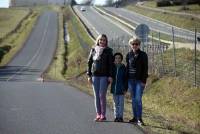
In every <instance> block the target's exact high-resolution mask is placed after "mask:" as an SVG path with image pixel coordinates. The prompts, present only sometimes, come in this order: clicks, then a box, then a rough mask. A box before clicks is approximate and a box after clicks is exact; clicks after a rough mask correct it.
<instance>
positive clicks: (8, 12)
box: [0, 8, 29, 38]
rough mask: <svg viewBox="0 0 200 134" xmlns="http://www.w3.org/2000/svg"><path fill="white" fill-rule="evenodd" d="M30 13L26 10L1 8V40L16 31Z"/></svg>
mask: <svg viewBox="0 0 200 134" xmlns="http://www.w3.org/2000/svg"><path fill="white" fill-rule="evenodd" d="M28 13H29V10H28V9H26V8H24V9H21V8H10V9H4V8H0V31H1V32H0V38H2V37H4V36H5V35H6V34H8V33H9V32H10V31H12V30H13V29H15V27H16V26H17V25H18V24H19V22H20V21H21V20H22V19H23V18H24V17H25V16H26V15H27V14H28Z"/></svg>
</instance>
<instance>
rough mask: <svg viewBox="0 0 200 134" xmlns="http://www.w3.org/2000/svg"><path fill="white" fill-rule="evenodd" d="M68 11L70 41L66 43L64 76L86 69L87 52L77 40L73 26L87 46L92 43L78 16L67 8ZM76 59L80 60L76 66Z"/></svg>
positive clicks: (72, 75) (74, 74) (70, 75)
mask: <svg viewBox="0 0 200 134" xmlns="http://www.w3.org/2000/svg"><path fill="white" fill-rule="evenodd" d="M67 10H68V12H70V16H71V17H70V19H68V21H67V22H68V31H69V37H70V41H69V44H68V52H69V54H68V69H67V71H66V75H65V76H66V77H68V78H70V77H74V76H76V75H78V74H79V73H81V72H83V71H85V70H86V61H87V55H88V54H87V53H86V51H85V49H84V48H83V47H82V45H81V44H80V42H79V39H78V35H77V34H76V31H74V30H75V29H74V28H73V27H76V29H77V30H78V31H77V32H78V33H79V34H80V37H81V38H82V39H83V40H84V42H86V43H87V44H88V45H89V46H91V45H93V44H94V43H93V41H92V40H91V39H90V38H88V34H87V32H86V31H85V30H84V27H83V25H82V24H81V23H80V21H79V20H78V18H77V17H76V16H75V15H74V14H73V13H72V10H71V9H67ZM77 60H80V61H81V66H78V64H77Z"/></svg>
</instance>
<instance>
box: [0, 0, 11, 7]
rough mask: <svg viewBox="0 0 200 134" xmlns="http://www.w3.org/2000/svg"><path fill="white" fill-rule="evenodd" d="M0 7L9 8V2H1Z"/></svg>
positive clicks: (1, 0) (5, 0) (3, 0)
mask: <svg viewBox="0 0 200 134" xmlns="http://www.w3.org/2000/svg"><path fill="white" fill-rule="evenodd" d="M0 7H9V0H0Z"/></svg>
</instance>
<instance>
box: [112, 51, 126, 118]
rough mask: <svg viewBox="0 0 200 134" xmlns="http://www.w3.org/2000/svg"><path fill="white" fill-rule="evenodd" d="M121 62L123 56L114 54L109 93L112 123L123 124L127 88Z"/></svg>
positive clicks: (123, 66) (123, 67)
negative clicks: (111, 103)
mask: <svg viewBox="0 0 200 134" xmlns="http://www.w3.org/2000/svg"><path fill="white" fill-rule="evenodd" d="M122 60H123V55H122V54H121V53H115V54H114V68H113V74H112V77H113V83H112V85H111V93H112V94H113V101H114V116H115V120H114V122H123V112H124V94H125V92H126V91H127V88H128V84H127V78H126V67H125V65H124V64H123V63H122Z"/></svg>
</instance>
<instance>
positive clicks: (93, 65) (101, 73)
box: [87, 34, 113, 121]
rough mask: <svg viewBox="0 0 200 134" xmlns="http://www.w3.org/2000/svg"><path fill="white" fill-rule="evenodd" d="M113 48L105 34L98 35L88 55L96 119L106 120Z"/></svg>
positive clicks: (89, 80) (89, 77) (88, 70)
mask: <svg viewBox="0 0 200 134" xmlns="http://www.w3.org/2000/svg"><path fill="white" fill-rule="evenodd" d="M112 51H113V50H112V49H111V48H109V47H108V39H107V36H106V35H105V34H101V35H99V36H98V37H97V39H96V43H95V46H94V47H93V48H92V49H91V51H90V54H89V57H88V69H87V75H88V82H89V83H91V84H92V87H93V91H94V97H95V108H96V117H95V119H94V120H95V121H103V120H106V93H107V88H108V85H109V83H112V77H111V76H112V67H113V52H112Z"/></svg>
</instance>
